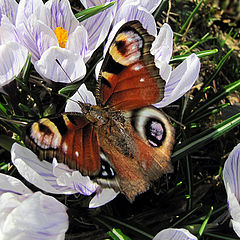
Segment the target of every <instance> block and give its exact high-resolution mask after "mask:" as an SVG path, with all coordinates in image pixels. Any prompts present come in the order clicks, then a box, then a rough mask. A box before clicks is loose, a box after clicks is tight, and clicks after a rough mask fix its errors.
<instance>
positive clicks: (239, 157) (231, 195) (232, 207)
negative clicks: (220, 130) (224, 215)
mask: <svg viewBox="0 0 240 240" xmlns="http://www.w3.org/2000/svg"><path fill="white" fill-rule="evenodd" d="M239 161H240V144H238V145H237V146H236V147H235V148H234V149H233V150H232V152H231V153H230V155H229V157H228V159H227V160H226V162H225V164H224V168H223V181H224V185H225V188H226V192H227V197H228V208H229V212H230V214H231V217H232V224H233V229H234V231H235V232H236V234H237V235H238V236H239V237H240V191H239V187H240V183H239V179H240V167H239Z"/></svg>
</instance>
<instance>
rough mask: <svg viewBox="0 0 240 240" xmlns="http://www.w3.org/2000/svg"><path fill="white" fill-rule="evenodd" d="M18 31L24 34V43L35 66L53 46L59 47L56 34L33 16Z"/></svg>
mask: <svg viewBox="0 0 240 240" xmlns="http://www.w3.org/2000/svg"><path fill="white" fill-rule="evenodd" d="M18 30H19V31H20V32H21V33H22V43H23V44H24V46H25V47H26V48H28V49H29V51H30V52H31V54H32V55H31V56H32V57H31V61H32V63H33V64H34V63H35V62H36V61H37V60H39V59H40V57H41V55H42V54H43V53H44V52H45V51H46V50H47V49H49V48H50V47H51V46H58V40H57V38H56V35H55V34H54V32H53V31H52V30H51V29H50V28H49V27H48V26H47V25H45V24H44V23H43V22H42V21H40V20H38V19H37V18H36V16H34V15H31V16H30V17H29V18H28V20H27V21H25V22H24V23H23V24H21V25H20V26H19V27H18Z"/></svg>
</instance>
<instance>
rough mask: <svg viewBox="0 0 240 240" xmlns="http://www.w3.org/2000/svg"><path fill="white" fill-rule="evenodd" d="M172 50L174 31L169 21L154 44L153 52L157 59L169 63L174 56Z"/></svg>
mask: <svg viewBox="0 0 240 240" xmlns="http://www.w3.org/2000/svg"><path fill="white" fill-rule="evenodd" d="M172 50H173V31H172V29H171V27H170V26H169V25H168V24H167V23H164V24H163V26H162V27H161V29H160V31H159V33H158V35H157V37H156V39H155V40H154V42H153V44H152V48H151V53H152V54H153V55H154V57H155V61H160V62H167V63H168V62H169V61H170V59H171V57H172Z"/></svg>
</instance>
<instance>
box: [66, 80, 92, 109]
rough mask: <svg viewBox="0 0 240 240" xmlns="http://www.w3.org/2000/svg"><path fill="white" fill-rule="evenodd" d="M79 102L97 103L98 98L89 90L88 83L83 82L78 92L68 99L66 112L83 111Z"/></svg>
mask: <svg viewBox="0 0 240 240" xmlns="http://www.w3.org/2000/svg"><path fill="white" fill-rule="evenodd" d="M78 102H83V103H90V104H91V105H96V98H95V97H94V95H93V94H92V92H90V91H88V90H87V88H86V85H85V84H84V83H83V84H82V85H81V86H80V88H79V89H78V90H77V91H76V93H75V94H74V95H73V96H72V97H71V98H70V99H68V100H67V104H66V107H65V112H82V110H81V107H80V106H79V104H78Z"/></svg>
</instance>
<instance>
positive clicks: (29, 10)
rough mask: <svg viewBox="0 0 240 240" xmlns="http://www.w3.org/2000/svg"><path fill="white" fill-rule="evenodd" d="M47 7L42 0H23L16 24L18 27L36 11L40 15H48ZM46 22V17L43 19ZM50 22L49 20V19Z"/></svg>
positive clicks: (20, 3) (19, 7)
mask: <svg viewBox="0 0 240 240" xmlns="http://www.w3.org/2000/svg"><path fill="white" fill-rule="evenodd" d="M45 11H46V8H45V6H44V4H43V1H42V0H21V1H20V2H19V5H18V11H17V17H16V26H17V27H18V26H19V25H21V24H22V23H24V22H26V21H28V18H29V17H30V16H31V15H32V14H34V13H36V14H37V15H38V16H44V15H45V16H47V15H49V14H46V12H45ZM41 20H42V21H43V22H44V23H46V22H45V21H44V18H42V19H41ZM47 22H48V21H47Z"/></svg>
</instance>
